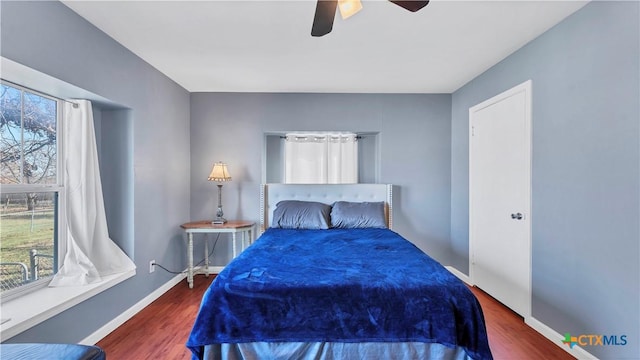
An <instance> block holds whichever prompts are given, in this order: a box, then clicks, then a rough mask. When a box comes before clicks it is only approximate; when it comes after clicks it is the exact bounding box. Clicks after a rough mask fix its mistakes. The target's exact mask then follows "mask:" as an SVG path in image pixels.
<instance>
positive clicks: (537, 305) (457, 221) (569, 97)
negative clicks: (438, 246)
mask: <svg viewBox="0 0 640 360" xmlns="http://www.w3.org/2000/svg"><path fill="white" fill-rule="evenodd" d="M639 33H640V22H639V3H638V2H592V3H590V4H588V5H586V6H585V7H584V8H583V9H581V10H579V11H578V12H576V13H575V14H573V15H572V16H570V17H569V18H567V19H565V20H564V21H563V22H561V23H560V24H558V25H557V26H555V27H554V28H552V29H550V30H549V31H547V32H546V33H545V34H543V35H542V36H540V37H538V38H537V39H535V40H534V41H532V42H530V43H529V44H527V45H526V46H524V47H523V48H521V49H520V50H518V51H517V52H516V53H514V54H512V55H511V56H509V57H508V58H506V59H505V60H503V61H502V62H500V63H499V64H497V65H495V66H494V67H492V68H491V69H489V70H488V71H486V72H485V73H484V74H482V75H480V76H479V77H477V78H476V79H474V80H473V81H471V82H470V83H468V84H466V85H465V86H464V87H462V88H461V89H459V90H458V91H456V92H455V93H454V94H453V98H452V125H451V126H452V138H451V148H452V150H451V153H452V155H451V157H452V162H451V164H452V166H451V180H452V185H451V190H452V196H451V250H452V258H451V259H452V263H453V265H454V266H455V267H456V268H458V269H460V270H463V271H465V272H467V271H468V263H469V260H468V251H469V250H468V249H469V247H468V239H469V238H468V232H469V216H468V212H469V206H468V199H469V193H468V186H469V185H468V176H469V175H468V174H469V171H468V161H469V144H468V123H469V116H468V110H469V107H471V106H473V105H476V104H478V103H480V102H482V101H483V100H486V99H488V98H491V97H492V96H494V95H497V94H498V93H500V92H502V91H504V90H507V89H509V88H511V87H513V86H515V85H517V84H520V83H522V82H523V81H525V80H527V79H532V81H533V118H532V132H533V135H532V136H533V138H532V140H533V142H532V151H533V152H532V160H533V165H532V176H533V179H532V214H531V221H532V247H533V249H532V263H533V265H532V266H533V269H532V277H533V283H532V285H533V302H532V315H533V317H534V318H536V319H537V320H539V321H541V322H543V323H544V324H546V325H548V326H550V327H551V328H552V329H554V330H555V331H557V332H558V333H561V334H564V333H567V332H569V333H571V334H572V335H574V334H578V335H579V334H601V335H602V334H603V335H627V339H629V342H628V343H627V345H625V346H594V347H585V349H586V350H587V351H589V352H591V353H592V354H594V355H596V356H598V357H601V358H607V359H610V358H637V357H638V354H640V344H639V343H638V340H637V339H639V338H640V334H639V324H640V311H639V310H640V309H639V307H640V303H639V297H640V287H639V285H640V267H639V265H638V263H639V254H640V248H639V242H640V233H639V223H640V191H639V190H640V189H639V187H640V172H639V169H640V141H639V139H640V112H639V109H640V103H639V101H640V100H639V99H640V85H639V84H640V73H639V69H640V62H639V56H640V49H639V44H640V39H639ZM505 150H506V151H508V150H507V149H505Z"/></svg>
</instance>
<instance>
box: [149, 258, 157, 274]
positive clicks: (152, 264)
mask: <svg viewBox="0 0 640 360" xmlns="http://www.w3.org/2000/svg"><path fill="white" fill-rule="evenodd" d="M154 271H156V261H155V260H151V261H149V274H151V273H152V272H154Z"/></svg>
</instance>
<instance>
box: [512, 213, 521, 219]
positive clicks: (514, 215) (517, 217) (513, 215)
mask: <svg viewBox="0 0 640 360" xmlns="http://www.w3.org/2000/svg"><path fill="white" fill-rule="evenodd" d="M511 218H512V219H517V220H522V218H523V216H522V214H521V213H517V214H511Z"/></svg>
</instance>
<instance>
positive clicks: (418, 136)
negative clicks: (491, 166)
mask: <svg viewBox="0 0 640 360" xmlns="http://www.w3.org/2000/svg"><path fill="white" fill-rule="evenodd" d="M450 119H451V95H448V94H446V95H402V94H393V95H392V94H250V93H249V94H247V93H244V94H238V93H193V94H192V95H191V190H192V191H191V214H192V216H193V217H194V219H196V218H197V219H210V218H212V217H213V214H215V207H216V204H217V188H216V186H215V183H212V182H209V181H207V176H208V175H209V172H210V171H211V166H212V165H213V163H214V162H215V161H224V162H226V163H227V164H228V167H229V171H230V172H231V176H232V177H233V181H231V182H228V183H225V184H224V187H223V200H222V203H223V207H224V213H225V217H227V218H228V219H249V220H255V221H258V220H259V206H260V201H259V197H260V196H259V195H260V183H261V179H262V173H261V171H262V161H263V151H264V149H265V147H266V145H265V143H264V142H265V140H264V134H265V133H275V132H282V131H295V130H318V131H329V130H338V131H355V132H369V133H378V134H379V135H378V138H379V141H380V142H379V144H378V151H380V164H379V166H380V182H381V183H391V184H394V185H397V186H396V189H395V190H396V192H395V193H394V230H396V231H398V232H400V233H401V234H403V235H404V236H405V237H406V238H407V239H409V240H411V241H412V242H414V243H415V244H416V245H417V246H419V247H420V248H421V249H423V250H424V251H427V252H429V254H431V255H432V256H433V257H435V258H436V259H438V260H440V261H442V262H444V263H447V262H448V256H449V214H450V209H449V203H450V196H449V194H450V178H449V177H450V174H451V170H450V163H451V159H450V156H449V153H450V151H451V146H450V138H451V122H450ZM230 254H231V252H230V251H229V250H228V241H222V240H221V241H218V243H217V245H216V253H215V254H214V255H215V259H214V263H217V264H225V263H226V262H227V261H228V259H229V255H230Z"/></svg>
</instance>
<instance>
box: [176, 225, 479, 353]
mask: <svg viewBox="0 0 640 360" xmlns="http://www.w3.org/2000/svg"><path fill="white" fill-rule="evenodd" d="M258 341H263V342H280V341H282V342H286V341H297V342H317V341H329V342H437V343H440V344H444V345H446V346H451V347H454V346H461V347H463V348H464V349H465V351H466V352H467V354H468V355H469V356H470V357H472V358H474V359H491V352H490V350H489V344H488V341H487V334H486V330H485V324H484V317H483V314H482V309H481V308H480V305H479V303H478V301H477V299H476V298H475V296H474V295H473V294H472V293H471V291H470V290H469V289H468V288H467V287H466V285H464V284H463V283H462V282H461V281H460V280H458V279H457V278H456V277H455V276H453V275H452V274H451V273H450V272H449V271H447V270H446V269H445V268H444V267H442V266H441V265H440V264H439V263H438V262H436V261H435V260H433V259H432V258H431V257H429V256H428V255H426V254H425V253H423V252H422V251H421V250H419V249H418V248H417V247H415V246H414V245H413V244H411V243H410V242H409V241H407V240H406V239H404V238H403V237H401V236H400V235H398V234H397V233H395V232H393V231H391V230H388V229H330V230H287V229H269V230H267V231H266V232H265V233H264V234H263V235H262V236H261V237H260V238H259V239H258V240H257V241H256V242H255V243H254V244H253V245H251V246H250V247H249V248H248V249H247V250H245V251H244V252H242V253H241V254H240V255H239V256H238V257H237V258H236V259H234V260H233V261H232V262H231V263H230V264H229V265H228V266H227V267H225V269H224V270H223V271H222V272H220V274H219V275H218V276H217V277H216V279H215V280H214V281H213V283H212V284H211V286H210V287H209V289H208V290H207V291H206V293H205V295H204V297H203V300H202V305H201V307H200V311H199V313H198V316H197V318H196V321H195V324H194V326H193V330H192V331H191V334H190V336H189V339H188V341H187V346H188V347H189V348H190V349H191V351H192V352H193V355H194V358H195V359H200V358H202V354H203V351H204V346H205V345H208V344H218V343H245V342H258Z"/></svg>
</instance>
